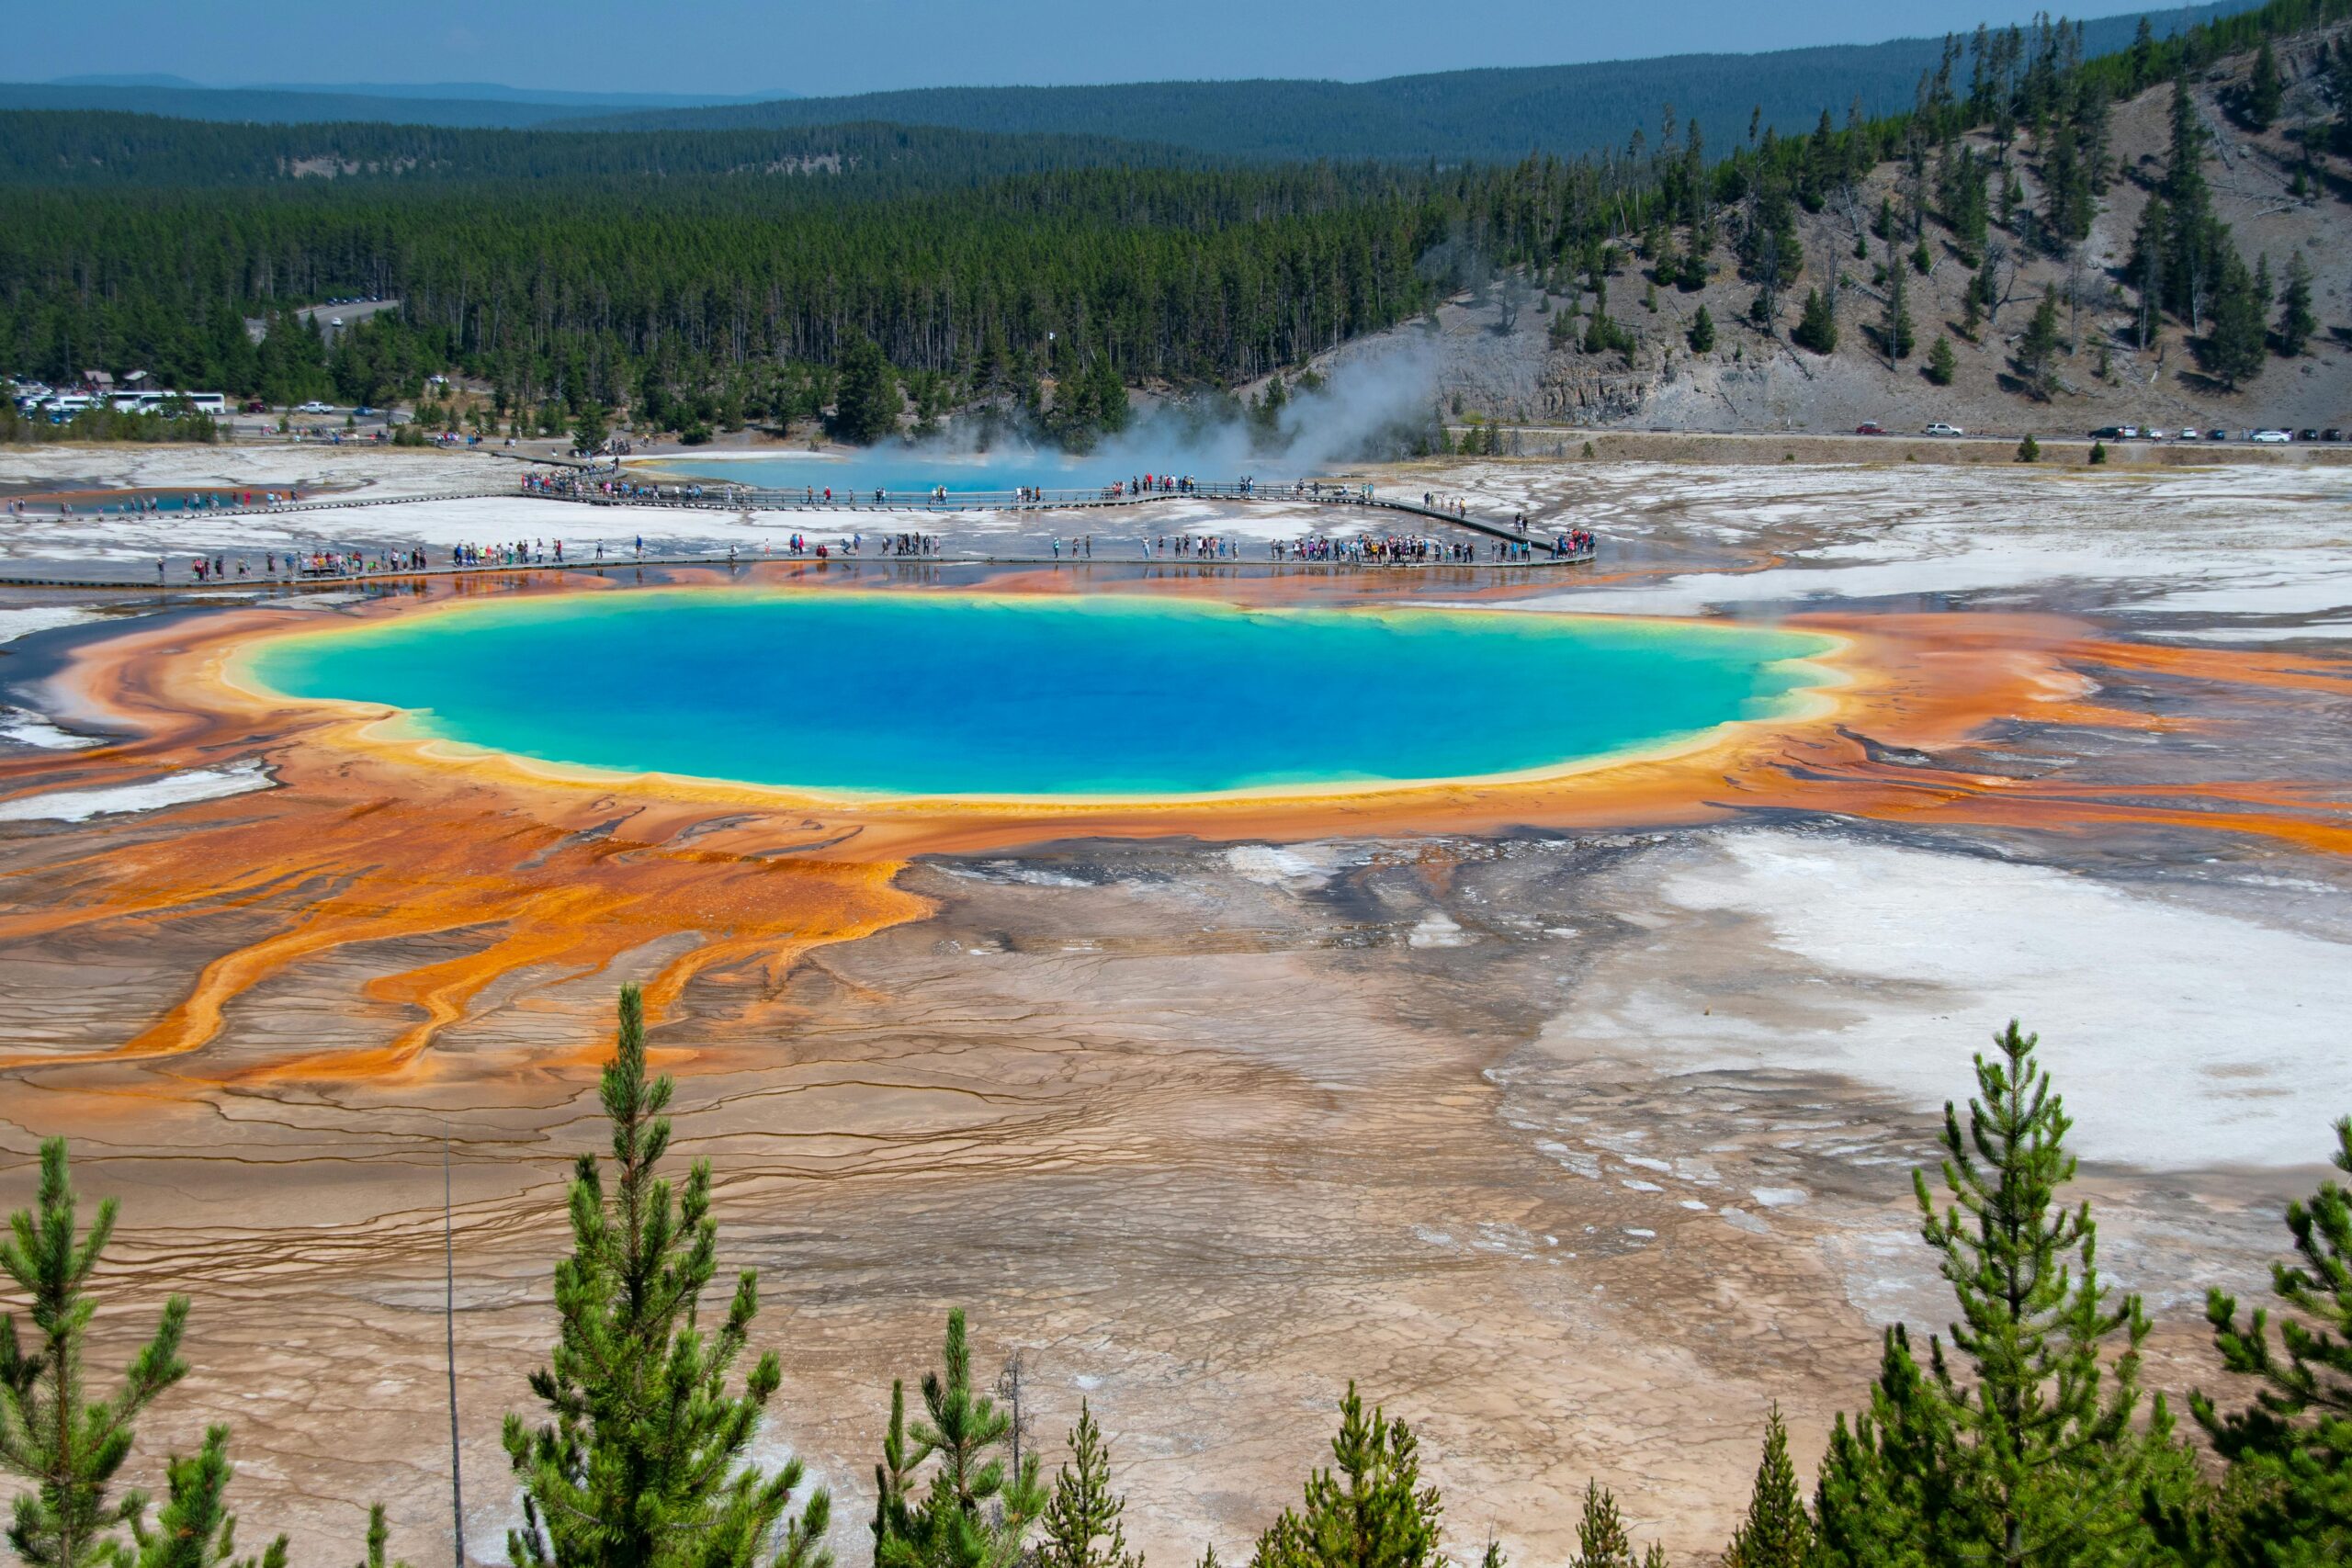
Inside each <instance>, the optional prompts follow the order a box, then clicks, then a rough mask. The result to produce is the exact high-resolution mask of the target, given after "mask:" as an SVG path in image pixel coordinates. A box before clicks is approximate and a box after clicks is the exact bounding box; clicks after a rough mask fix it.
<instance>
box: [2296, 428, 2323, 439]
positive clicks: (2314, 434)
mask: <svg viewBox="0 0 2352 1568" xmlns="http://www.w3.org/2000/svg"><path fill="white" fill-rule="evenodd" d="M2295 439H2296V440H2298V441H2316V440H2318V439H2319V432H2318V431H2316V430H2306V431H2304V432H2303V433H2302V434H2300V435H2298V436H2296V437H2295Z"/></svg>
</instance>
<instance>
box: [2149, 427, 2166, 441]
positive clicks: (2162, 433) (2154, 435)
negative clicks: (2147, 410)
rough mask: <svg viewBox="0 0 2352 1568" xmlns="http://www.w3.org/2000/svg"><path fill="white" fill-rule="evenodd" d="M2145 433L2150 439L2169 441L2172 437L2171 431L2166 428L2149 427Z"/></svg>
mask: <svg viewBox="0 0 2352 1568" xmlns="http://www.w3.org/2000/svg"><path fill="white" fill-rule="evenodd" d="M2146 434H2147V437H2148V439H2149V440H2151V441H2169V440H2171V439H2172V433H2171V432H2170V431H2168V430H2161V429H2154V428H2151V429H2150V430H2148V431H2147V432H2146Z"/></svg>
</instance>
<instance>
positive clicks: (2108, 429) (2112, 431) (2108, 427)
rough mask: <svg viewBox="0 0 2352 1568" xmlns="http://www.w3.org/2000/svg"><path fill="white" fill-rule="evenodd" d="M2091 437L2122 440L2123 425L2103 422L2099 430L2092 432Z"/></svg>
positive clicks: (2094, 438) (2104, 439)
mask: <svg viewBox="0 0 2352 1568" xmlns="http://www.w3.org/2000/svg"><path fill="white" fill-rule="evenodd" d="M2091 439H2092V440H2094V441H2120V440H2122V439H2123V427H2122V426H2121V425H2120V424H2102V425H2100V426H2099V427H2098V429H2097V430H2094V431H2092V432H2091Z"/></svg>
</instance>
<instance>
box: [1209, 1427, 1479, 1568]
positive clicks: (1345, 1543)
mask: <svg viewBox="0 0 2352 1568" xmlns="http://www.w3.org/2000/svg"><path fill="white" fill-rule="evenodd" d="M1331 1458H1332V1461H1333V1468H1331V1469H1329V1470H1318V1471H1316V1472H1314V1473H1313V1474H1312V1475H1310V1476H1309V1477H1308V1478H1307V1481H1306V1499H1305V1501H1304V1502H1303V1503H1302V1504H1301V1506H1299V1507H1297V1508H1295V1509H1291V1508H1285V1509H1283V1514H1282V1517H1280V1518H1278V1519H1276V1520H1275V1521H1274V1522H1273V1525H1272V1528H1271V1529H1268V1530H1267V1531H1266V1533H1265V1534H1264V1535H1262V1536H1261V1537H1259V1539H1258V1550H1257V1551H1256V1553H1255V1554H1254V1555H1253V1556H1252V1557H1251V1558H1250V1568H1437V1565H1438V1563H1439V1562H1441V1561H1442V1559H1441V1558H1440V1557H1439V1555H1438V1529H1439V1518H1440V1516H1441V1515H1442V1513H1443V1512H1444V1509H1443V1506H1442V1505H1441V1503H1440V1502H1439V1500H1438V1494H1437V1488H1436V1487H1434V1486H1423V1485H1422V1484H1421V1461H1420V1444H1419V1441H1418V1440H1417V1439H1416V1438H1414V1436H1413V1434H1412V1431H1411V1429H1410V1428H1409V1427H1407V1426H1406V1425H1405V1423H1404V1422H1402V1421H1391V1420H1389V1419H1388V1418H1387V1417H1386V1416H1385V1415H1384V1414H1383V1412H1382V1411H1381V1410H1379V1409H1378V1408H1377V1407H1375V1408H1374V1410H1373V1412H1372V1414H1371V1416H1369V1417H1368V1418H1367V1417H1366V1416H1365V1415H1364V1409H1363V1400H1362V1399H1361V1398H1360V1397H1358V1395H1357V1393H1356V1389H1355V1384H1353V1383H1350V1384H1349V1385H1348V1393H1347V1397H1346V1398H1344V1399H1342V1400H1341V1401H1340V1435H1339V1436H1338V1437H1337V1438H1333V1439H1332V1441H1331Z"/></svg>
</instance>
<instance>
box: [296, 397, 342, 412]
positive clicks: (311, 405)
mask: <svg viewBox="0 0 2352 1568" xmlns="http://www.w3.org/2000/svg"><path fill="white" fill-rule="evenodd" d="M294 412H296V413H333V412H334V404H333V403H322V402H320V401H319V400H317V399H315V398H313V399H311V400H310V401H309V402H307V403H304V404H303V405H302V406H301V407H300V408H299V409H296V410H295V411H294Z"/></svg>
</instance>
